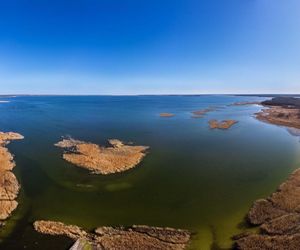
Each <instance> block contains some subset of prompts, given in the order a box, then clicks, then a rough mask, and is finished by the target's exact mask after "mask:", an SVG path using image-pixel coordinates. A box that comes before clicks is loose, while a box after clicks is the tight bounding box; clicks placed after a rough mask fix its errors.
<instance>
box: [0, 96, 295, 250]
mask: <svg viewBox="0 0 300 250" xmlns="http://www.w3.org/2000/svg"><path fill="white" fill-rule="evenodd" d="M264 99H265V98H263V97H245V96H244V97H237V96H220V95H217V96H18V97H15V98H5V97H2V98H0V100H8V101H10V102H8V103H0V114H1V119H0V130H1V131H14V132H19V133H21V134H23V135H24V136H25V139H24V140H23V141H15V142H12V143H11V144H10V145H9V149H10V150H11V152H12V153H13V154H14V155H15V160H16V163H17V166H16V168H15V169H14V172H15V173H16V175H17V177H18V179H19V181H20V183H21V185H22V192H21V194H20V196H19V199H18V200H19V203H20V204H19V207H18V209H17V210H16V211H15V212H14V214H13V216H12V217H11V219H9V220H8V222H7V225H6V226H5V227H4V228H3V229H2V231H1V239H2V243H1V244H0V248H1V249H21V248H24V246H26V247H27V249H67V248H68V247H69V246H70V244H71V242H70V241H69V240H67V239H65V238H57V237H49V236H44V235H39V234H38V233H35V232H34V231H33V229H32V222H34V221H35V220H37V219H49V220H59V221H63V222H66V223H71V224H76V225H79V226H82V227H84V228H87V229H90V230H92V229H93V228H95V227H97V226H101V225H132V224H147V225H153V226H171V227H179V228H186V229H189V230H191V231H192V232H193V233H194V236H193V241H192V244H191V246H190V248H191V249H201V250H202V249H210V247H211V246H212V244H214V246H218V247H223V248H226V247H230V245H231V244H232V242H231V240H230V237H231V236H232V235H234V234H236V233H239V232H241V231H242V228H243V221H244V220H243V219H244V216H245V214H246V213H247V210H248V209H249V207H250V205H251V204H252V202H253V201H254V200H255V199H257V198H259V197H265V196H267V195H268V194H269V193H271V192H272V191H273V190H274V189H275V188H276V187H277V186H278V184H279V183H280V182H282V181H283V180H284V179H285V178H286V177H287V176H288V174H289V173H291V172H292V171H293V169H295V168H296V167H297V166H298V165H299V152H300V151H299V149H300V146H299V138H298V137H295V136H292V135H291V134H290V133H289V132H288V131H287V129H285V128H283V127H278V126H274V125H270V124H265V123H262V122H260V121H258V120H256V119H255V118H254V113H255V112H258V111H259V110H260V108H261V107H259V106H258V105H250V106H228V105H229V104H231V103H234V102H240V101H258V100H264ZM208 107H217V109H216V111H213V112H210V113H208V114H206V115H205V116H204V117H203V118H199V119H195V118H192V117H191V116H192V114H191V112H192V111H195V110H199V109H204V108H208ZM162 112H170V113H174V114H175V116H174V117H172V118H161V117H159V113H162ZM210 119H220V120H222V119H235V120H238V121H239V123H238V124H236V125H234V126H233V127H232V128H230V129H229V130H226V131H223V130H211V129H210V128H209V126H208V121H209V120H210ZM67 135H69V136H72V137H73V138H76V139H80V140H85V141H91V142H94V143H99V144H103V145H104V144H105V143H106V141H107V139H110V138H117V139H120V140H123V141H124V142H133V143H134V144H137V145H148V146H150V150H149V153H148V154H147V156H146V157H145V159H144V160H143V161H142V163H141V164H140V165H139V166H138V167H136V168H134V169H132V170H130V171H128V172H125V173H122V174H117V175H110V176H100V175H93V174H90V173H89V172H88V171H86V170H83V169H80V168H78V167H76V166H73V165H71V164H69V163H67V162H65V161H64V160H63V159H62V158H61V155H62V151H61V149H59V148H56V147H54V143H56V142H57V141H59V140H60V138H61V136H67Z"/></svg>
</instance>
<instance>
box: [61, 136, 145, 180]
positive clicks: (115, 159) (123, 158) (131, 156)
mask: <svg viewBox="0 0 300 250" xmlns="http://www.w3.org/2000/svg"><path fill="white" fill-rule="evenodd" d="M108 143H109V144H110V146H108V147H104V146H99V145H97V144H94V143H90V142H84V141H79V140H74V139H71V138H70V139H63V140H62V141H60V142H58V143H56V144H55V146H57V147H60V148H64V149H65V150H66V151H65V152H64V153H63V159H65V160H66V161H68V162H70V163H72V164H74V165H76V166H79V167H82V168H85V169H88V170H91V171H92V172H93V173H96V174H103V175H107V174H113V173H119V172H124V171H126V170H129V169H131V168H133V167H135V166H136V165H137V164H139V163H140V162H141V160H142V159H143V158H144V156H145V155H146V150H147V149H148V148H149V147H147V146H133V145H125V144H124V143H123V142H122V141H120V140H117V139H111V140H108Z"/></svg>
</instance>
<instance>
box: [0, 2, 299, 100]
mask: <svg viewBox="0 0 300 250" xmlns="http://www.w3.org/2000/svg"><path fill="white" fill-rule="evenodd" d="M0 76H1V77H0V93H2V94H203V93H300V1H299V0H69V1H67V0H50V1H47V0H36V1H33V0H19V1H17V0H7V1H5V0H0Z"/></svg>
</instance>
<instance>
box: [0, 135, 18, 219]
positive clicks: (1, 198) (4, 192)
mask: <svg viewBox="0 0 300 250" xmlns="http://www.w3.org/2000/svg"><path fill="white" fill-rule="evenodd" d="M23 138H24V137H23V136H22V135H20V134H18V133H13V132H8V133H3V132H0V221H1V222H3V221H4V220H6V219H7V218H8V217H9V216H10V214H11V213H12V212H13V211H14V210H15V209H16V208H17V206H18V202H17V201H16V198H17V196H18V193H19V190H20V184H19V182H18V180H17V178H16V176H15V175H14V174H13V172H12V169H13V168H14V167H15V162H14V160H13V156H12V154H11V153H10V152H9V151H8V149H7V148H6V145H7V144H8V143H9V142H10V141H11V140H21V139H23Z"/></svg>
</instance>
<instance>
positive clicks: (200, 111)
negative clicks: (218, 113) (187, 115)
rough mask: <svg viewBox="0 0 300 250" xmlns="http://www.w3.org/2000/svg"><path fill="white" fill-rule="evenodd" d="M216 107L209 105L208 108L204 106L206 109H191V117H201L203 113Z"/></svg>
mask: <svg viewBox="0 0 300 250" xmlns="http://www.w3.org/2000/svg"><path fill="white" fill-rule="evenodd" d="M215 110H216V108H214V107H210V108H206V109H199V110H195V111H192V114H193V115H192V118H202V117H203V116H204V115H205V114H207V113H209V112H212V111H215Z"/></svg>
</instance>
